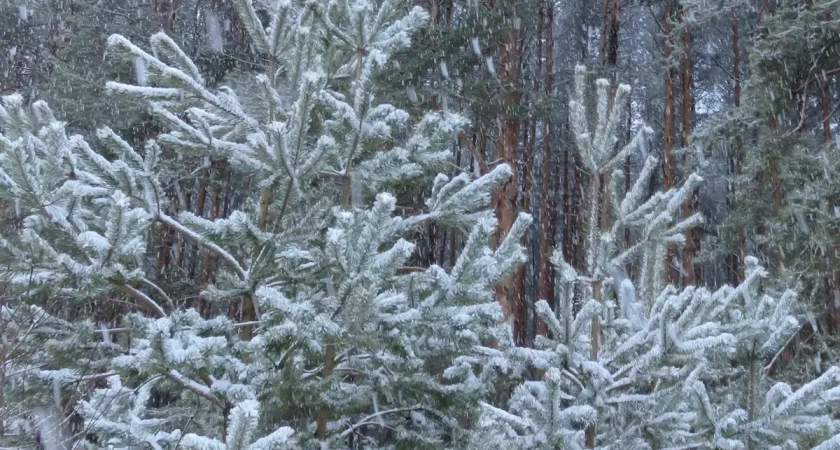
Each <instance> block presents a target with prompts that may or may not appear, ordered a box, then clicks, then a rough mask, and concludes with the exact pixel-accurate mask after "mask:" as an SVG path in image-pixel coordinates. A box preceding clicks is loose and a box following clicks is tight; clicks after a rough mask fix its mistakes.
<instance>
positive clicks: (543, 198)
mask: <svg viewBox="0 0 840 450" xmlns="http://www.w3.org/2000/svg"><path fill="white" fill-rule="evenodd" d="M544 20H545V27H544V33H545V47H544V49H545V78H544V88H545V96H546V98H551V95H552V94H553V92H552V81H553V76H552V72H553V70H554V55H553V51H554V45H553V40H554V30H553V28H554V11H553V8H552V7H550V6H549V7H547V8H545V14H544ZM542 138H543V154H542V164H543V165H542V175H541V179H540V220H539V223H540V227H539V229H540V233H539V234H540V250H539V255H540V268H539V286H538V287H537V297H538V298H539V299H541V300H545V301H546V302H548V305H549V306H550V307H551V309H552V310H553V309H554V307H555V305H554V303H555V302H554V300H555V299H554V295H555V294H554V266H553V265H552V264H551V261H550V257H551V250H552V249H553V248H554V246H555V242H554V239H555V234H556V233H557V227H556V222H555V221H554V220H553V219H554V218H553V217H552V216H553V213H554V211H555V209H556V208H557V205H556V204H555V200H554V195H555V191H554V190H553V189H552V186H553V180H552V173H551V114H550V113H548V114H546V116H545V117H544V118H543V137H542ZM539 333H540V334H542V335H547V334H548V328H547V327H546V325H545V323H543V322H542V321H540V323H539Z"/></svg>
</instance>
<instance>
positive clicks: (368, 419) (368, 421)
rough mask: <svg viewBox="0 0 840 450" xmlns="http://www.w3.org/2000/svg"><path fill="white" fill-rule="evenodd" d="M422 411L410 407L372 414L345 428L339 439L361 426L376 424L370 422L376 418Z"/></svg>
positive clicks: (419, 408)
mask: <svg viewBox="0 0 840 450" xmlns="http://www.w3.org/2000/svg"><path fill="white" fill-rule="evenodd" d="M422 409H424V408H422V407H420V406H412V407H410V408H395V409H389V410H387V411H380V412H378V413H373V414H371V415H369V416H367V417H365V418H364V419H362V420H360V421H359V422H356V423H355V424H353V425H350V427H349V428H347V429H346V430H344V431H343V432H342V433H341V437H347V435H349V434H350V433H352V432H353V431H355V430H356V428H359V427H361V426H364V425H370V424H373V423H378V422H371V420H373V419H376V418H377V417H381V416H384V415H386V414H394V413H399V412H406V411H418V410H422Z"/></svg>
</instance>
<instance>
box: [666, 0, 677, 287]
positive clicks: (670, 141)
mask: <svg viewBox="0 0 840 450" xmlns="http://www.w3.org/2000/svg"><path fill="white" fill-rule="evenodd" d="M662 16H663V18H662V21H663V24H664V32H665V42H664V54H665V114H664V118H663V129H662V154H663V158H662V168H663V177H662V190H663V191H666V192H667V191H668V190H669V189H671V188H673V187H674V181H675V180H674V175H675V174H674V135H675V132H676V122H675V117H674V68H673V67H672V66H671V61H670V58H671V52H672V45H671V30H672V28H673V17H672V16H673V11H672V5H671V3H670V2H669V3H666V4H665V8H664V9H663V11H662ZM675 256H676V248H675V247H674V246H673V245H669V246H668V251H667V253H666V256H665V276H666V281H667V282H668V283H672V284H676V283H677V282H678V272H677V271H676V270H673V268H672V264H671V263H672V261H673V259H674V258H675Z"/></svg>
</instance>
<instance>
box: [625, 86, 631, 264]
mask: <svg viewBox="0 0 840 450" xmlns="http://www.w3.org/2000/svg"><path fill="white" fill-rule="evenodd" d="M625 133H626V135H625V136H624V142H626V143H628V144H629V143H630V142H631V141H632V140H633V136H632V133H633V97H632V96H629V95H628V96H627V129H626V130H625ZM630 175H631V174H630V155H627V157H626V158H625V159H624V192H625V194H626V193H628V192H630V189H632V187H633V183H632V180H631V179H630ZM630 243H631V236H630V228H627V227H625V228H624V248H625V249H628V248H630ZM626 269H627V276H628V277H629V278H630V279H633V262H632V261H627V267H626Z"/></svg>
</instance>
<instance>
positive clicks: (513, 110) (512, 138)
mask: <svg viewBox="0 0 840 450" xmlns="http://www.w3.org/2000/svg"><path fill="white" fill-rule="evenodd" d="M506 3H507V4H506V6H507V9H508V11H510V15H509V17H513V16H514V14H515V11H516V0H508V1H507V2H506ZM511 20H512V21H514V22H517V23H511V24H510V25H509V28H508V29H507V30H506V32H505V36H504V40H503V42H502V45H501V47H500V49H499V56H500V58H499V59H500V63H501V72H500V77H501V81H502V89H503V93H502V113H501V117H499V123H500V129H499V134H498V138H497V142H496V157H497V159H499V160H501V161H503V162H505V163H507V164H508V165H509V166H510V167H511V168H512V169H513V170H512V172H513V174H512V175H511V177H510V178H508V179H507V180H505V181H504V182H503V183H502V184H501V186H499V187H497V188H496V189H495V190H494V192H493V198H492V203H493V208H494V210H495V212H496V217H497V218H498V230H497V232H496V233H495V234H494V239H493V243H494V246H496V247H498V245H499V244H501V242H502V241H503V240H504V239H505V237H506V236H507V235H508V233H509V232H510V230H511V227H512V226H513V223H514V221H515V220H516V215H517V197H518V175H517V171H516V167H517V161H518V159H519V148H518V147H519V129H520V123H519V118H518V117H517V109H518V107H519V102H520V98H521V95H520V93H519V91H518V87H519V86H518V85H519V38H520V33H519V31H520V30H519V24H518V20H516V19H511ZM523 294H524V293H523V292H520V291H519V289H518V286H517V283H516V280H515V278H514V275H510V276H508V277H507V278H505V279H504V280H502V281H501V282H500V283H499V284H498V285H497V287H496V299H497V300H498V301H499V303H500V304H501V307H502V314H503V316H504V318H505V320H507V321H508V322H510V323H512V325H513V334H514V341H515V342H516V343H517V344H520V345H521V344H522V343H524V342H525V339H524V338H525V331H526V328H527V306H526V304H525V299H524V296H523Z"/></svg>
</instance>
